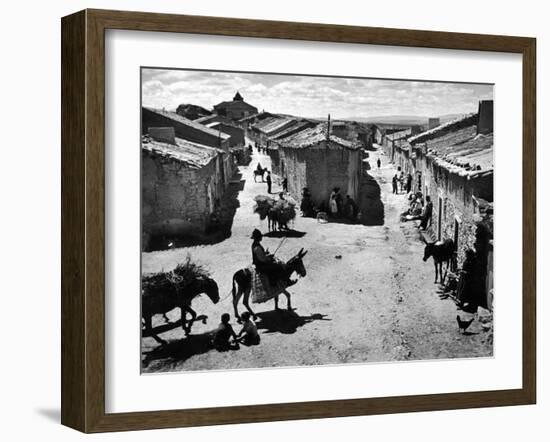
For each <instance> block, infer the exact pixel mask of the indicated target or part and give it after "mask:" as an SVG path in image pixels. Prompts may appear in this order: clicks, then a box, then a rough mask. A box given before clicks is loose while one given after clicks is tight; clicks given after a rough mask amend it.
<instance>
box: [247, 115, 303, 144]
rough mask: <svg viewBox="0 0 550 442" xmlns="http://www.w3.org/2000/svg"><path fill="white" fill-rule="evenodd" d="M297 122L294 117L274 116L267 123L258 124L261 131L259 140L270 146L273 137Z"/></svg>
mask: <svg viewBox="0 0 550 442" xmlns="http://www.w3.org/2000/svg"><path fill="white" fill-rule="evenodd" d="M266 121H267V120H266ZM295 124H296V120H294V119H292V118H274V119H272V120H269V122H267V123H266V124H262V125H258V126H257V127H256V128H257V130H258V133H259V138H258V141H259V142H260V143H262V144H263V145H267V147H269V145H270V141H271V138H273V137H275V136H276V135H277V134H279V133H281V132H283V131H284V130H285V129H288V128H289V127H291V126H294V125H295Z"/></svg>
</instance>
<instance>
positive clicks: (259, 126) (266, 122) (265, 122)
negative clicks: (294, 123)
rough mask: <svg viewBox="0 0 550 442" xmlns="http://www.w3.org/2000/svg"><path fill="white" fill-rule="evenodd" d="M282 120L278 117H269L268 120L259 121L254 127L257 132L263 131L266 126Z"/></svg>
mask: <svg viewBox="0 0 550 442" xmlns="http://www.w3.org/2000/svg"><path fill="white" fill-rule="evenodd" d="M280 120H281V117H277V116H275V115H274V116H272V117H267V118H264V119H263V120H260V121H258V122H257V123H256V124H254V125H253V126H252V127H253V128H254V129H257V130H262V129H263V128H264V127H265V126H268V125H269V124H271V123H273V122H276V121H280Z"/></svg>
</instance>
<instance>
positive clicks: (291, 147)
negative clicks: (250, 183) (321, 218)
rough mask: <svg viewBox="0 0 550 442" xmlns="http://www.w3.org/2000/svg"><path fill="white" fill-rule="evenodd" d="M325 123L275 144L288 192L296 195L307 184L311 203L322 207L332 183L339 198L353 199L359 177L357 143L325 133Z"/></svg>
mask: <svg viewBox="0 0 550 442" xmlns="http://www.w3.org/2000/svg"><path fill="white" fill-rule="evenodd" d="M327 127H328V125H327V124H326V123H321V124H318V125H317V126H315V127H313V128H310V129H306V130H303V131H301V132H298V133H296V134H294V135H292V136H290V137H287V138H284V139H283V140H281V141H280V144H279V155H280V175H281V176H283V177H287V179H288V190H289V192H290V194H291V195H292V196H293V197H295V198H297V199H299V198H300V195H301V193H302V189H303V188H304V187H307V188H308V189H309V190H310V192H311V194H312V200H313V202H314V204H315V205H317V206H319V207H326V205H327V204H328V199H329V196H330V193H331V191H332V189H333V188H334V187H339V188H340V193H341V194H342V196H343V198H345V196H346V195H350V196H351V197H352V198H354V199H357V197H358V194H359V186H360V178H361V155H362V153H361V145H360V143H358V142H356V141H348V140H344V139H342V138H339V137H337V136H335V135H332V134H330V135H327Z"/></svg>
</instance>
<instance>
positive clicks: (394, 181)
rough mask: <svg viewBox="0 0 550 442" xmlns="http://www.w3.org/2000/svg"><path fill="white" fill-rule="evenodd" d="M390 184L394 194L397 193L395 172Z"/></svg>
mask: <svg viewBox="0 0 550 442" xmlns="http://www.w3.org/2000/svg"><path fill="white" fill-rule="evenodd" d="M391 186H392V190H393V193H394V194H397V174H395V175H394V176H393V178H392V180H391Z"/></svg>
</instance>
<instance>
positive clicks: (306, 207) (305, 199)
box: [300, 187, 314, 216]
mask: <svg viewBox="0 0 550 442" xmlns="http://www.w3.org/2000/svg"><path fill="white" fill-rule="evenodd" d="M300 210H301V211H302V216H313V214H314V210H313V202H312V201H311V192H310V191H309V189H308V188H307V187H304V188H303V189H302V202H301V203H300Z"/></svg>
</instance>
